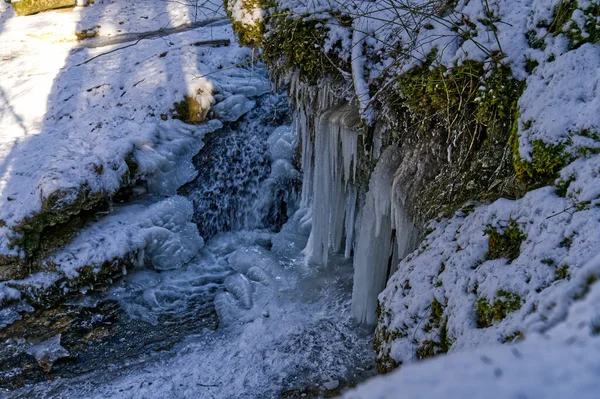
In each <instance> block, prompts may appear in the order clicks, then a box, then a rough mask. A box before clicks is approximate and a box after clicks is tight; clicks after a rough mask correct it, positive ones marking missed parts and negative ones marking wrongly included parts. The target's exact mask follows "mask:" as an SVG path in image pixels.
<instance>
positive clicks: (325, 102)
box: [291, 79, 420, 325]
mask: <svg viewBox="0 0 600 399" xmlns="http://www.w3.org/2000/svg"><path fill="white" fill-rule="evenodd" d="M318 86H319V87H318V88H316V87H314V86H313V87H310V86H308V87H307V86H306V85H305V84H303V83H300V82H297V81H295V80H294V79H292V90H291V92H292V95H293V96H294V99H295V102H296V110H295V121H294V122H295V124H294V128H295V129H296V130H297V131H298V135H299V136H300V137H301V139H300V140H301V142H302V170H303V174H304V180H303V185H302V200H301V204H300V206H301V208H302V209H304V210H305V211H304V212H305V214H304V217H303V220H312V227H311V230H310V237H309V240H308V243H307V245H306V248H305V249H304V254H305V255H306V258H307V261H308V262H309V263H313V264H321V265H324V264H326V263H327V261H328V259H329V255H330V253H343V254H344V256H345V257H346V258H349V257H351V256H352V254H353V253H354V256H355V258H354V269H355V276H354V281H355V283H354V290H353V298H352V299H353V306H352V309H353V316H354V318H355V319H356V320H357V321H358V322H360V323H366V324H369V325H373V324H375V322H376V317H375V310H376V308H377V295H378V294H379V293H380V292H381V290H382V289H383V288H384V287H385V283H386V281H387V277H388V275H389V274H390V273H391V272H393V271H395V265H396V264H397V263H398V260H399V259H401V258H403V257H404V256H405V255H406V254H407V253H408V252H409V251H410V250H412V249H413V248H414V246H415V244H416V240H417V238H418V231H417V229H415V227H414V225H413V223H412V221H411V218H410V217H409V213H408V210H407V209H408V206H409V195H408V191H409V190H410V187H411V186H410V184H411V183H410V180H409V176H413V177H414V176H415V173H414V170H413V168H411V167H409V166H404V167H401V165H404V160H403V159H402V158H401V151H400V149H399V148H397V147H395V146H390V147H388V149H386V151H384V154H383V155H382V156H381V158H380V160H379V162H378V164H377V167H376V168H375V171H374V172H373V174H372V175H371V176H370V179H369V180H370V183H369V187H368V189H369V192H368V193H367V194H366V196H365V195H364V191H363V190H364V189H365V187H364V186H363V185H365V184H366V182H359V181H357V169H358V162H359V145H358V143H359V135H360V134H361V133H360V132H359V130H358V128H357V127H358V126H359V124H360V112H359V109H357V108H356V107H354V106H352V105H350V104H348V103H345V102H341V103H340V104H337V101H338V100H337V99H336V98H337V95H336V94H335V92H334V91H333V90H332V89H331V88H330V86H329V85H328V84H327V82H325V83H324V84H320V85H318ZM379 149H380V148H379V147H378V148H375V149H374V150H373V152H372V154H371V156H372V157H373V158H375V157H377V156H379ZM412 161H414V159H412V157H411V158H409V159H407V160H406V162H407V163H408V162H412ZM417 175H419V176H420V174H417ZM363 179H364V177H363ZM361 192H362V195H361ZM357 220H359V221H360V222H357ZM355 233H356V234H358V235H356V234H355ZM390 265H391V269H390V267H389V266H390Z"/></svg>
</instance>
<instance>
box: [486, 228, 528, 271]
mask: <svg viewBox="0 0 600 399" xmlns="http://www.w3.org/2000/svg"><path fill="white" fill-rule="evenodd" d="M503 230H504V232H503V233H500V232H499V231H498V229H497V228H496V227H493V226H492V225H488V226H487V228H486V229H485V230H484V233H485V234H487V235H488V237H489V238H488V251H487V253H486V254H485V257H486V259H500V258H508V260H509V261H512V260H513V259H516V258H517V257H518V256H519V254H520V253H521V243H522V242H523V241H525V239H527V236H526V235H525V234H524V233H522V232H521V230H520V229H519V225H518V224H517V222H516V221H515V220H514V219H510V220H509V221H508V224H507V225H506V227H504V229H503Z"/></svg>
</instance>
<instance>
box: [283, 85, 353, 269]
mask: <svg viewBox="0 0 600 399" xmlns="http://www.w3.org/2000/svg"><path fill="white" fill-rule="evenodd" d="M319 86H320V87H319V90H315V89H314V88H313V87H311V86H308V85H304V84H302V83H300V82H299V81H298V80H293V81H292V85H291V87H292V90H291V92H292V95H294V96H295V97H296V98H295V102H296V104H297V105H298V107H297V109H296V116H295V128H296V129H297V131H298V135H299V136H300V137H301V141H302V170H303V172H304V180H303V186H302V200H301V207H303V208H305V209H309V212H308V215H307V217H311V218H312V220H313V224H312V229H311V233H310V237H309V239H308V244H307V245H306V248H305V249H304V253H305V255H306V258H307V260H308V262H310V263H316V264H326V263H327V260H328V257H329V253H330V252H334V253H340V252H342V251H343V252H344V254H345V255H346V256H347V257H350V255H351V253H352V244H353V237H354V220H355V215H356V209H357V206H356V203H357V189H356V187H355V186H354V182H355V180H356V165H357V161H358V152H357V151H358V136H359V133H358V131H356V130H355V129H353V126H355V125H356V124H357V123H358V121H359V120H360V119H359V118H360V116H359V114H358V110H356V108H355V107H353V106H351V105H349V104H347V103H346V102H342V103H341V105H340V104H337V102H338V101H339V97H338V96H336V95H335V93H334V92H333V91H332V90H331V87H330V86H329V85H328V84H327V82H325V84H323V85H319Z"/></svg>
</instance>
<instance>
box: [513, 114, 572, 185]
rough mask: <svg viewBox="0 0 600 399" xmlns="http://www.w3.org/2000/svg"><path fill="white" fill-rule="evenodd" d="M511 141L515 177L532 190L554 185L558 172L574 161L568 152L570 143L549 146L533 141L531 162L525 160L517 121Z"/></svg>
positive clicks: (540, 141) (539, 141)
mask: <svg viewBox="0 0 600 399" xmlns="http://www.w3.org/2000/svg"><path fill="white" fill-rule="evenodd" d="M525 128H527V126H525ZM510 141H511V147H512V149H513V151H512V153H513V167H514V170H515V176H516V177H517V179H519V180H520V181H522V182H524V183H525V184H527V185H528V186H529V188H530V189H533V188H537V187H541V186H545V185H548V184H552V182H553V181H554V180H555V179H556V178H557V177H558V172H559V171H560V170H561V169H562V168H563V167H565V166H566V165H567V164H568V163H569V162H570V161H571V160H572V157H571V156H570V155H569V154H568V153H567V152H566V145H567V144H568V142H565V143H560V144H548V143H545V142H543V141H542V140H534V141H533V143H532V147H533V149H532V151H531V162H528V161H525V160H523V159H522V158H521V156H520V153H519V138H518V124H517V122H516V121H515V124H514V126H513V131H512V133H511V138H510Z"/></svg>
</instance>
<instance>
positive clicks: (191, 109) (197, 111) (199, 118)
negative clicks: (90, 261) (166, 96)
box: [171, 96, 208, 124]
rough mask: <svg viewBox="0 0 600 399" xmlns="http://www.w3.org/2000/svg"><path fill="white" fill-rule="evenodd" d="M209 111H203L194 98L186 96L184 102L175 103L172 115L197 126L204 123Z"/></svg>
mask: <svg viewBox="0 0 600 399" xmlns="http://www.w3.org/2000/svg"><path fill="white" fill-rule="evenodd" d="M207 113H208V109H203V108H202V106H201V105H200V103H199V102H198V100H196V99H195V98H194V97H192V96H184V97H183V100H181V101H179V102H176V103H173V110H171V115H172V117H173V119H179V120H182V121H184V122H186V123H191V124H197V123H202V122H204V119H205V117H206V114H207Z"/></svg>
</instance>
